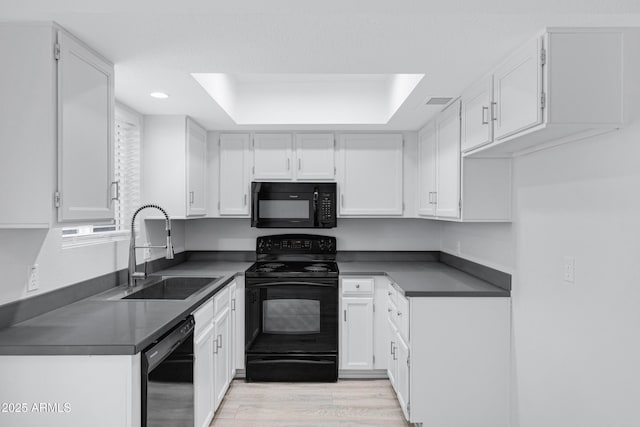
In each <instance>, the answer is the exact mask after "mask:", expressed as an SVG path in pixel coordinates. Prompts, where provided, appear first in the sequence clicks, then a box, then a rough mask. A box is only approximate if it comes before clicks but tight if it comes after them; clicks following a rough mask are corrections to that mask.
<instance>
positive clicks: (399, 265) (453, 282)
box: [338, 261, 510, 297]
mask: <svg viewBox="0 0 640 427" xmlns="http://www.w3.org/2000/svg"><path fill="white" fill-rule="evenodd" d="M338 267H339V268H340V274H341V275H369V276H371V275H386V276H388V277H390V278H391V280H392V281H393V282H394V283H395V287H396V288H397V289H398V290H399V291H400V292H403V293H404V295H405V296H406V297H508V296H509V295H510V292H509V291H508V290H505V289H502V288H499V287H497V286H494V285H492V284H490V283H488V282H485V281H484V280H480V279H478V278H476V277H474V276H471V275H470V274H467V273H464V272H462V271H460V270H457V269H455V268H453V267H449V266H448V265H446V264H442V263H439V262H412V261H410V262H403V261H354V262H340V263H339V264H338Z"/></svg>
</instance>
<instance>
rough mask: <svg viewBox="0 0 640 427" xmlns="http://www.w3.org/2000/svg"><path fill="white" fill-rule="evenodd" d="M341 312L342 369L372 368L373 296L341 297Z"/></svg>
mask: <svg viewBox="0 0 640 427" xmlns="http://www.w3.org/2000/svg"><path fill="white" fill-rule="evenodd" d="M342 313H343V317H342V323H343V327H342V346H341V352H340V358H341V361H342V363H341V367H342V369H373V297H372V296H369V297H360V298H357V297H356V298H353V297H347V298H344V297H343V298H342Z"/></svg>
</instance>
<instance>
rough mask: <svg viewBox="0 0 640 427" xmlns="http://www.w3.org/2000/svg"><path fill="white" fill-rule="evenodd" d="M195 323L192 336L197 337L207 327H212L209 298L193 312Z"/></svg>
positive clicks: (211, 304)
mask: <svg viewBox="0 0 640 427" xmlns="http://www.w3.org/2000/svg"><path fill="white" fill-rule="evenodd" d="M193 318H194V320H195V321H196V327H195V331H194V334H195V335H196V336H198V335H199V334H200V333H201V332H202V331H204V330H205V329H206V328H207V327H208V326H210V325H213V298H210V299H209V300H207V302H205V303H204V304H202V305H201V306H200V307H198V308H197V309H196V311H194V312H193Z"/></svg>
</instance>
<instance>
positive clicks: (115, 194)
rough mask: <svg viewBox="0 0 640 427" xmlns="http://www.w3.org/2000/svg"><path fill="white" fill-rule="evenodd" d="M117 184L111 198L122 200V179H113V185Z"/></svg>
mask: <svg viewBox="0 0 640 427" xmlns="http://www.w3.org/2000/svg"><path fill="white" fill-rule="evenodd" d="M114 185H115V187H116V191H115V192H113V193H112V195H111V200H118V201H119V200H120V181H113V182H112V183H111V186H112V187H113V186H114Z"/></svg>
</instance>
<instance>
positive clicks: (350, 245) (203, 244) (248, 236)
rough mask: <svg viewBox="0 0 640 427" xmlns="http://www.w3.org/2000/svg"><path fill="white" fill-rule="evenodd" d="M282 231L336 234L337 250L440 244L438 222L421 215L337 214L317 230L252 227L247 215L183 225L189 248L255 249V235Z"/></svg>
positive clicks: (429, 247)
mask: <svg viewBox="0 0 640 427" xmlns="http://www.w3.org/2000/svg"><path fill="white" fill-rule="evenodd" d="M281 233H310V234H322V235H327V236H335V237H336V239H337V243H336V244H337V246H338V249H339V250H343V251H353V250H361V251H381V250H389V251H394V250H406V251H428V250H438V249H439V247H440V224H439V223H438V222H436V221H427V220H421V219H403V218H401V219H390V218H384V219H373V218H349V219H345V218H338V227H337V228H331V229H318V230H300V229H298V230H296V229H277V230H275V229H258V228H251V226H250V221H249V219H239V218H238V219H229V218H223V219H218V218H211V219H198V220H190V221H188V222H187V225H186V228H185V242H186V250H188V251H222V250H225V251H226V250H246V251H255V249H256V237H257V236H261V235H269V234H281Z"/></svg>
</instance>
